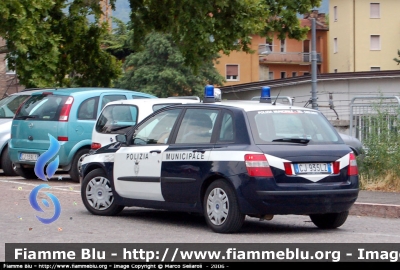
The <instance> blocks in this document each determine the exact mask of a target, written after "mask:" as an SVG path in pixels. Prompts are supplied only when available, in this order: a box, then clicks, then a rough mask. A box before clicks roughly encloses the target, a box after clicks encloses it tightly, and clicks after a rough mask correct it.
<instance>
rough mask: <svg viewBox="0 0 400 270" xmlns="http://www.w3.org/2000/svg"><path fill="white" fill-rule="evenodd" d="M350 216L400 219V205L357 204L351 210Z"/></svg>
mask: <svg viewBox="0 0 400 270" xmlns="http://www.w3.org/2000/svg"><path fill="white" fill-rule="evenodd" d="M350 215H356V216H371V217H381V218H400V205H394V204H379V203H376V204H371V203H355V204H353V206H352V207H351V208H350Z"/></svg>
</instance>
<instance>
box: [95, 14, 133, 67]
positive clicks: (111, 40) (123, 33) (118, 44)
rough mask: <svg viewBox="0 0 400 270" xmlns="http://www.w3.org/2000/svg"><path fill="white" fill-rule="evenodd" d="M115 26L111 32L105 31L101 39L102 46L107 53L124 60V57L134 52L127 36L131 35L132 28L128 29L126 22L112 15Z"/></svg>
mask: <svg viewBox="0 0 400 270" xmlns="http://www.w3.org/2000/svg"><path fill="white" fill-rule="evenodd" d="M112 20H113V22H114V23H115V24H116V27H114V28H113V30H112V32H111V33H107V34H106V35H105V37H104V39H103V41H102V43H103V46H104V47H103V48H104V50H105V51H107V52H108V53H110V54H112V55H114V56H115V57H116V58H117V59H119V60H124V59H125V57H127V56H128V55H130V54H131V53H133V52H134V50H133V48H132V46H130V44H129V37H131V36H132V34H133V30H132V29H128V28H129V27H128V24H126V23H124V22H123V21H121V20H120V19H118V18H115V17H112Z"/></svg>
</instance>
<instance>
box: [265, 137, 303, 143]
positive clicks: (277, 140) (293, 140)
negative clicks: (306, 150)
mask: <svg viewBox="0 0 400 270" xmlns="http://www.w3.org/2000/svg"><path fill="white" fill-rule="evenodd" d="M272 141H273V142H290V143H302V144H308V143H309V142H310V140H309V139H301V138H281V139H275V140H272Z"/></svg>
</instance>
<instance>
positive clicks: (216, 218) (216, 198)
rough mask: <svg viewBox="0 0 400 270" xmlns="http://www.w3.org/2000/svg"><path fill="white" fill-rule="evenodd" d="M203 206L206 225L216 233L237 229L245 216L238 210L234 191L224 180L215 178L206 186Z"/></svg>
mask: <svg viewBox="0 0 400 270" xmlns="http://www.w3.org/2000/svg"><path fill="white" fill-rule="evenodd" d="M203 207H204V216H205V218H206V221H207V224H208V226H209V227H210V228H211V229H212V230H213V231H214V232H217V233H234V232H237V231H239V230H240V228H241V227H242V225H243V223H244V219H245V217H246V215H244V214H242V213H241V212H240V210H239V205H238V201H237V198H236V194H235V191H234V190H233V188H232V187H231V186H230V185H229V184H228V183H226V182H225V181H224V180H216V181H215V182H213V183H212V184H211V185H210V186H209V187H208V188H207V191H206V194H205V196H204V204H203Z"/></svg>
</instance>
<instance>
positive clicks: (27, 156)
mask: <svg viewBox="0 0 400 270" xmlns="http://www.w3.org/2000/svg"><path fill="white" fill-rule="evenodd" d="M38 157H39V155H38V154H32V153H21V154H20V155H19V160H28V161H36V160H37V159H38Z"/></svg>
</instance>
